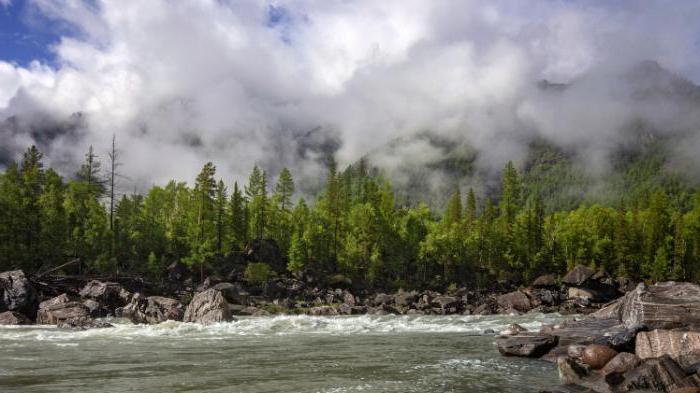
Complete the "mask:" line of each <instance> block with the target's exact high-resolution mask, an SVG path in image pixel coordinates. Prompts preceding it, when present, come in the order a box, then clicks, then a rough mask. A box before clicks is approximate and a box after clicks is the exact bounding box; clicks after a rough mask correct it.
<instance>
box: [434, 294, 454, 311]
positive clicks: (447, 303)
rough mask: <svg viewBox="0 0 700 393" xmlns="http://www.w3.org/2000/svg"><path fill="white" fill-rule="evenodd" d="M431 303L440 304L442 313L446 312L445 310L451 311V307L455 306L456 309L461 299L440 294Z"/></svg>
mask: <svg viewBox="0 0 700 393" xmlns="http://www.w3.org/2000/svg"><path fill="white" fill-rule="evenodd" d="M431 303H432V304H433V305H436V306H439V307H440V309H441V312H442V314H445V311H449V309H450V308H454V311H456V310H457V308H458V307H459V305H460V303H459V299H457V298H456V297H454V296H438V297H436V298H434V299H433V301H432V302H431Z"/></svg>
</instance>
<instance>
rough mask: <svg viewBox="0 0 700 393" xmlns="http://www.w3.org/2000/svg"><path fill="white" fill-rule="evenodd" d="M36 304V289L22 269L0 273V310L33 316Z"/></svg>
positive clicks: (37, 300)
mask: <svg viewBox="0 0 700 393" xmlns="http://www.w3.org/2000/svg"><path fill="white" fill-rule="evenodd" d="M38 304H39V297H38V296H37V293H36V290H35V289H34V287H33V286H32V284H31V283H30V282H29V279H27V277H26V276H25V275H24V272H23V271H21V270H12V271H8V272H3V273H0V311H5V310H9V311H17V312H19V313H22V314H24V315H27V316H29V317H34V315H36V309H37V305H38Z"/></svg>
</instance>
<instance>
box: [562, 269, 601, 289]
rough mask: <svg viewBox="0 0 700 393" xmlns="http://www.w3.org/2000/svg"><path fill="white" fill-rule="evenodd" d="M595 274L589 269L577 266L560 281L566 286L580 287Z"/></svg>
mask: <svg viewBox="0 0 700 393" xmlns="http://www.w3.org/2000/svg"><path fill="white" fill-rule="evenodd" d="M595 273H596V272H595V271H594V270H593V269H591V268H589V267H586V266H583V265H577V266H576V267H574V268H573V269H572V270H571V271H570V272H568V273H566V275H565V276H564V278H562V279H561V282H563V283H564V284H568V285H573V286H581V285H583V283H585V282H586V281H588V279H590V278H592V277H593V275H594V274H595Z"/></svg>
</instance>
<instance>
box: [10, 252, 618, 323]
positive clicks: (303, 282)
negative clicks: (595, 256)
mask: <svg viewBox="0 0 700 393" xmlns="http://www.w3.org/2000/svg"><path fill="white" fill-rule="evenodd" d="M184 272H185V269H184V268H183V267H182V266H179V265H178V264H173V265H171V266H170V268H169V271H168V277H169V279H168V280H167V281H166V282H164V283H160V284H159V285H150V286H149V284H147V283H145V282H143V281H140V280H138V279H136V280H134V279H122V280H113V281H107V280H94V279H92V280H91V279H90V278H88V277H80V276H49V277H40V278H33V277H28V276H27V275H25V274H24V272H22V271H21V270H15V271H9V272H4V273H0V288H1V290H2V299H1V300H0V312H2V313H1V314H0V324H29V323H36V324H54V325H58V326H61V327H70V328H91V327H105V326H107V324H105V323H104V322H100V321H99V318H102V317H108V316H112V317H121V318H126V319H129V320H131V321H132V322H134V323H148V324H152V323H160V322H163V321H166V320H176V321H184V322H196V323H202V324H209V323H215V322H223V321H230V320H233V319H234V318H235V316H237V315H253V316H261V315H271V314H307V315H319V316H320V315H355V314H373V315H384V314H400V315H454V314H459V315H490V314H521V313H526V312H542V313H549V312H560V313H563V314H581V313H590V312H592V311H595V310H597V309H599V308H600V307H601V306H602V305H603V304H605V303H606V302H608V301H610V300H612V299H615V298H617V297H618V296H619V295H620V294H621V293H622V291H624V290H625V285H628V283H626V282H625V281H624V280H623V281H619V282H618V281H615V280H613V279H612V278H611V277H609V276H608V275H606V274H605V273H602V272H594V271H592V270H590V269H588V268H586V267H582V266H579V267H577V268H576V269H574V270H572V271H571V272H570V273H569V274H567V275H566V276H565V277H563V278H562V279H561V280H558V279H557V278H556V277H554V276H542V277H539V278H537V279H536V280H535V281H534V282H533V283H532V285H531V286H529V287H527V288H519V289H518V288H513V287H508V286H507V285H504V286H503V287H502V288H499V289H496V290H490V291H473V290H468V289H466V288H455V289H452V290H449V291H446V292H445V293H440V292H437V291H431V290H423V291H403V290H399V291H398V292H396V293H392V294H388V293H382V292H371V291H367V290H355V291H354V290H353V289H352V286H351V285H350V283H349V280H347V279H346V278H344V277H342V276H336V277H334V278H333V279H332V281H331V282H330V283H328V282H327V283H323V284H318V283H316V282H315V280H313V279H310V278H308V277H307V278H304V277H300V278H291V277H285V278H275V279H272V280H268V281H266V282H264V283H261V284H256V285H251V284H248V283H246V282H243V281H234V282H228V281H223V280H221V279H217V278H215V277H209V278H207V279H206V280H204V282H203V283H201V284H200V285H198V286H196V287H195V286H193V285H192V281H191V279H189V278H187V277H186V275H185V274H184ZM353 291H354V292H353Z"/></svg>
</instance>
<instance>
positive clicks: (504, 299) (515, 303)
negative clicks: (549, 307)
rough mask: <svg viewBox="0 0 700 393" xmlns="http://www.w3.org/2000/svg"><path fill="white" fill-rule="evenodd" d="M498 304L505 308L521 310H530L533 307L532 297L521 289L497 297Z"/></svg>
mask: <svg viewBox="0 0 700 393" xmlns="http://www.w3.org/2000/svg"><path fill="white" fill-rule="evenodd" d="M496 302H497V303H498V306H499V307H501V309H503V310H506V311H508V310H517V311H520V312H528V311H530V310H531V309H532V302H531V301H530V298H529V297H528V296H527V295H526V294H525V293H523V292H521V291H514V292H510V293H506V294H504V295H500V296H499V297H497V298H496Z"/></svg>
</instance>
